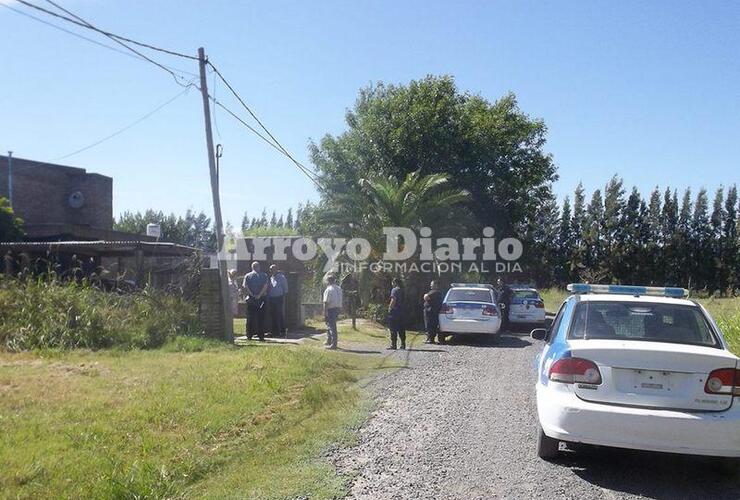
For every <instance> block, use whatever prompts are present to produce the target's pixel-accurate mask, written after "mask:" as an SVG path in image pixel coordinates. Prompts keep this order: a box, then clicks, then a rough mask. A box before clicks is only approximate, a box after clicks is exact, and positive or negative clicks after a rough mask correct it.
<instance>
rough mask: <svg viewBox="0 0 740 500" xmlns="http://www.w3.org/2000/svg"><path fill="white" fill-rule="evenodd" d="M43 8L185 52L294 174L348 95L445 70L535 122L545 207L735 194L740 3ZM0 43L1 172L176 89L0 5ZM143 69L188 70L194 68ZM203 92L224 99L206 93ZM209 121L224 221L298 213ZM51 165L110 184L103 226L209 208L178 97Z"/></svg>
mask: <svg viewBox="0 0 740 500" xmlns="http://www.w3.org/2000/svg"><path fill="white" fill-rule="evenodd" d="M31 1H34V2H35V3H37V4H44V5H45V6H48V4H46V3H45V2H44V1H43V0H31ZM0 2H4V3H10V5H12V6H13V7H14V8H17V9H23V10H26V11H28V9H27V8H26V7H24V6H21V5H19V4H17V3H12V2H9V0H0ZM59 3H61V4H62V5H63V6H65V7H67V8H69V9H71V10H73V11H74V12H75V13H77V14H79V15H80V16H82V17H84V18H86V19H87V20H88V21H90V22H92V23H93V24H97V25H98V26H100V27H103V28H105V29H107V30H109V31H112V32H115V33H120V34H124V35H127V36H129V37H131V38H135V39H141V40H144V41H148V42H150V43H153V44H155V45H159V46H163V47H168V48H173V49H175V50H178V51H182V52H187V53H193V54H194V53H195V52H196V50H197V48H198V46H200V45H202V46H204V47H205V48H206V50H207V52H208V54H209V56H210V58H211V60H212V61H213V62H214V63H215V64H216V65H217V66H218V67H219V68H220V69H221V71H222V72H223V73H224V74H225V75H226V77H227V78H228V79H229V80H230V81H231V82H232V83H233V84H234V85H235V87H236V88H237V89H238V91H239V92H240V93H241V94H242V96H243V97H244V98H245V99H246V101H247V102H248V103H249V104H250V105H251V106H252V107H253V109H254V110H255V111H256V112H257V113H258V115H259V116H260V117H261V118H262V119H263V121H264V122H265V123H266V124H267V125H268V126H269V127H270V128H271V130H272V131H273V132H274V133H275V134H276V136H277V137H278V138H279V139H280V140H281V141H282V142H283V144H284V145H285V146H286V147H287V148H288V150H290V151H291V152H292V153H293V154H294V155H295V156H296V157H297V158H298V159H299V160H301V161H303V162H306V163H307V162H308V155H307V144H308V142H309V140H310V139H315V140H318V139H320V138H321V137H322V136H323V135H324V134H326V133H333V134H336V133H339V132H341V131H342V130H343V129H344V114H345V111H346V109H347V108H348V107H351V106H352V104H353V103H354V100H355V96H356V95H357V91H358V89H359V88H360V87H363V86H365V85H367V84H368V83H370V82H375V81H385V82H394V83H398V82H408V81H409V80H411V79H414V78H420V77H423V76H424V75H426V74H430V73H432V74H445V73H446V74H452V75H454V76H455V78H456V79H457V83H458V85H459V87H460V88H461V89H462V90H468V91H471V92H474V93H479V94H481V95H482V96H484V97H486V98H488V99H490V100H495V99H496V98H498V97H499V96H501V95H502V94H504V93H506V92H508V91H513V92H515V93H516V94H517V96H518V98H519V102H520V106H521V108H522V110H523V111H525V112H526V113H528V114H530V115H531V116H534V117H539V118H542V119H544V120H545V122H546V124H547V125H548V127H549V134H548V143H547V147H546V149H547V151H548V152H550V153H552V155H553V157H554V159H555V162H556V164H557V165H558V168H559V174H560V180H559V181H558V182H557V184H556V185H555V191H556V192H557V193H558V195H559V196H561V197H562V196H564V195H565V194H567V193H570V192H572V190H573V189H574V188H575V186H576V185H577V184H578V182H579V181H582V182H583V183H584V186H585V187H586V189H587V190H589V191H590V190H592V189H595V188H597V187H601V186H603V184H605V183H606V181H607V180H608V178H609V177H611V175H613V174H615V173H616V174H619V175H620V176H622V177H624V179H625V183H626V184H627V185H633V184H634V185H637V186H638V187H639V188H640V189H641V190H643V191H648V190H650V189H652V187H654V186H655V185H656V184H657V185H660V186H666V185H670V186H672V187H677V188H679V189H683V188H685V187H687V186H691V187H692V188H698V187H700V186H705V187H707V188H709V189H711V190H713V189H715V188H716V187H717V186H718V185H720V184H722V183H724V184H725V185H727V184H731V183H735V182H739V181H740V174H739V173H738V172H740V169H738V166H739V164H740V160H739V158H740V139H739V138H740V58H739V57H738V54H740V2H724V1H722V2H721V1H708V2H698V1H697V2H679V1H650V2H644V1H639V2H631V1H630V2H627V1H620V2H596V1H587V2H586V1H584V2H524V1H506V2H503V1H488V2H485V1H481V2H473V1H460V2H435V1H429V0H427V1H403V2H398V1H396V2H393V1H373V2H370V1H316V2H307V1H303V2H298V1H291V2H288V1H270V2H264V1H263V2H251V1H249V2H247V1H244V2H236V1H233V2H230V1H209V2H202V1H200V2H196V1H191V0H187V1H183V0H178V1H174V0H160V1H141V0H128V1H123V0H107V1H104V2H103V1H93V0H59ZM34 14H35V15H39V16H43V14H38V13H34ZM52 22H57V23H62V22H61V21H52ZM72 28H73V27H72ZM0 33H2V39H3V43H2V44H1V45H0V56H1V57H0V60H1V61H2V71H1V72H0V75H2V76H0V78H1V79H2V83H0V89H1V90H2V92H0V116H1V117H2V119H0V150H2V151H6V150H9V149H11V150H13V151H14V152H15V154H16V155H17V156H20V157H24V158H31V159H37V160H52V159H55V158H58V157H60V156H63V155H65V154H68V153H70V152H72V151H75V150H77V149H79V148H81V147H84V146H86V145H88V144H90V143H93V142H95V141H97V140H99V139H101V138H103V137H105V136H107V135H108V134H110V133H112V132H114V131H116V130H117V129H119V128H121V127H123V126H125V125H127V124H129V123H131V122H133V121H134V120H136V119H137V118H139V117H141V116H142V115H144V114H146V113H147V112H149V111H151V110H152V109H154V108H156V107H157V106H159V105H160V104H162V103H163V102H165V101H167V100H168V99H170V98H172V97H173V96H175V95H176V94H178V93H179V92H180V90H181V89H180V87H178V86H177V85H175V83H174V82H173V81H172V78H171V77H170V76H169V75H167V74H166V73H164V72H162V71H160V70H158V69H157V68H155V67H154V66H151V65H149V64H148V63H145V62H142V61H139V60H136V59H133V58H130V57H125V56H123V55H121V54H117V53H115V52H112V51H110V50H107V49H105V48H101V47H98V46H96V45H93V44H90V43H88V42H86V41H83V40H79V39H77V38H74V37H72V36H69V35H67V34H65V33H62V32H60V31H57V30H54V29H52V28H50V27H48V26H44V25H42V24H40V23H37V22H35V21H33V20H30V19H27V18H26V17H23V16H20V15H18V14H16V13H15V12H12V11H10V10H8V9H4V8H0ZM84 34H85V35H86V36H90V37H96V35H95V34H93V33H90V32H85V33H84ZM96 38H97V39H100V40H101V41H103V42H105V43H108V44H110V43H111V42H110V41H107V40H106V39H104V38H102V37H96ZM154 57H156V58H157V59H158V60H161V61H162V62H164V63H166V64H169V65H171V66H175V67H178V68H181V69H184V70H188V71H191V72H197V63H195V62H194V61H190V60H182V59H178V58H173V57H169V56H165V55H162V54H155V55H154ZM212 84H213V80H212V79H209V85H212ZM213 90H214V89H213V88H212V89H211V91H212V92H213ZM215 92H216V96H217V98H224V99H225V100H226V99H227V98H228V96H227V90H226V89H225V88H224V87H223V86H222V85H218V86H216V87H215ZM227 102H228V105H229V106H230V107H232V108H233V109H235V110H236V109H238V108H237V104H236V103H234V102H233V101H227ZM216 122H217V125H218V130H219V132H220V134H217V135H216V141H217V142H220V143H222V144H223V147H224V156H223V159H222V165H221V172H222V173H221V186H222V195H223V199H222V205H223V210H224V214H225V218H226V219H227V220H230V221H231V222H232V223H233V224H235V225H238V224H239V222H240V220H241V216H242V214H243V212H244V211H245V210H247V211H248V212H249V214H250V215H259V212H261V211H262V208H263V207H267V208H268V210H272V209H276V210H278V212H280V211H285V210H287V208H288V207H290V206H296V205H297V204H298V203H299V202H301V201H305V200H307V199H316V198H317V194H316V192H315V190H314V189H313V188H312V184H311V183H310V182H309V181H308V180H307V179H306V178H305V177H303V176H302V174H301V173H300V172H298V170H297V169H296V168H295V166H293V165H292V164H291V163H290V162H289V161H288V160H287V159H285V158H283V157H282V156H279V155H278V154H277V153H275V151H274V150H272V149H271V148H269V147H268V146H267V145H265V144H264V143H262V142H260V140H259V139H257V138H256V137H254V136H252V135H250V134H249V133H248V132H247V131H246V130H245V129H244V128H243V127H241V126H240V125H238V124H237V123H235V122H234V121H233V119H231V118H230V117H229V116H226V115H225V114H224V113H223V112H221V111H216ZM60 163H64V164H69V165H74V166H80V167H84V168H87V169H88V170H90V171H94V172H99V173H102V174H105V175H110V176H112V177H113V178H114V213H119V212H121V211H123V210H143V209H146V208H149V207H151V208H156V209H160V210H164V211H168V212H169V211H174V212H177V213H183V212H184V211H185V210H186V209H187V208H194V209H196V210H201V209H203V210H205V211H206V212H207V213H211V212H212V206H211V199H210V191H209V185H208V168H207V157H206V153H205V140H204V135H203V118H202V114H201V101H200V96H199V94H198V93H197V91H191V92H189V93H187V94H185V95H182V96H180V97H179V98H177V99H176V100H175V101H173V102H172V103H171V104H169V105H168V106H166V107H165V108H163V109H162V110H161V111H159V112H157V113H156V114H154V115H153V116H151V117H150V118H148V119H147V120H145V121H143V122H142V123H140V124H138V125H137V126H135V127H133V128H131V129H130V130H128V131H126V132H124V133H122V134H120V135H119V136H117V137H115V138H113V139H111V140H109V141H107V142H104V143H102V144H100V145H99V146H97V147H95V148H92V149H90V150H88V151H86V152H83V153H80V154H78V155H75V156H72V157H70V158H67V159H65V160H64V161H61V162H60Z"/></svg>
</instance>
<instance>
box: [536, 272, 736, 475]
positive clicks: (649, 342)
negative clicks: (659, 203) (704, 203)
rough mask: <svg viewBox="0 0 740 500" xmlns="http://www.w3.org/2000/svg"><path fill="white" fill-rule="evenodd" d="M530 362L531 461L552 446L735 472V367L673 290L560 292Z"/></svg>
mask: <svg viewBox="0 0 740 500" xmlns="http://www.w3.org/2000/svg"><path fill="white" fill-rule="evenodd" d="M568 289H569V290H570V291H571V292H572V293H573V295H571V296H570V297H568V298H567V299H566V300H565V302H564V303H563V305H562V306H561V308H560V310H559V312H558V314H557V316H556V318H555V320H554V321H553V324H552V326H551V327H550V329H549V330H545V329H536V330H533V331H532V334H531V335H532V337H533V338H534V339H537V340H544V341H545V345H544V348H543V350H542V352H541V353H540V355H539V356H538V359H537V384H536V390H537V414H538V417H539V423H540V430H539V436H538V444H537V451H538V455H539V456H540V457H541V458H545V459H549V458H553V457H555V456H556V455H557V454H558V451H559V446H558V445H559V442H560V441H565V442H574V443H586V444H592V445H602V446H612V447H618V448H630V449H636V450H651V451H660V452H670V453H682V454H690V455H708V456H716V457H725V464H726V466H728V467H729V468H730V469H731V470H733V471H737V470H740V463H739V462H738V460H739V459H740V360H739V358H738V357H737V356H735V355H734V354H732V353H731V352H730V351H729V349H728V347H727V344H726V343H725V341H724V339H723V338H722V334H721V333H720V331H719V329H718V328H717V325H716V323H715V322H714V321H713V320H712V318H711V317H710V316H709V313H707V311H706V310H705V309H704V308H703V307H702V306H701V305H699V304H697V303H695V302H693V301H690V300H686V299H685V298H683V297H684V296H685V295H686V291H685V290H683V289H680V288H679V289H676V288H646V287H634V286H612V285H583V284H576V285H569V287H568Z"/></svg>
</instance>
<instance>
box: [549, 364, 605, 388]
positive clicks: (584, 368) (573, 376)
mask: <svg viewBox="0 0 740 500" xmlns="http://www.w3.org/2000/svg"><path fill="white" fill-rule="evenodd" d="M549 378H550V380H552V381H554V382H562V383H564V384H574V383H584V384H593V385H599V384H600V383H601V372H599V367H598V366H596V363H594V362H593V361H589V360H588V359H583V358H561V359H559V360H557V361H555V362H554V363H553V364H552V366H551V367H550V374H549Z"/></svg>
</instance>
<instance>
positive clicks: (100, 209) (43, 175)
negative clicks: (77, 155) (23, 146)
mask: <svg viewBox="0 0 740 500" xmlns="http://www.w3.org/2000/svg"><path fill="white" fill-rule="evenodd" d="M78 191H79V192H80V193H82V196H83V198H84V202H83V203H82V206H80V207H79V208H75V207H72V206H71V205H70V203H69V197H70V195H72V194H73V193H76V192H78ZM0 196H4V197H8V157H7V156H0ZM13 209H14V210H15V213H16V214H17V215H18V217H20V218H22V219H23V220H24V222H26V223H28V224H49V223H57V224H80V225H87V226H91V227H94V228H100V229H112V228H113V179H111V178H110V177H106V176H104V175H100V174H91V173H87V172H86V171H85V170H84V169H82V168H73V167H65V166H61V165H52V164H49V163H43V162H36V161H32V160H25V159H22V158H15V157H14V158H13Z"/></svg>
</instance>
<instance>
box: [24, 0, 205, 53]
mask: <svg viewBox="0 0 740 500" xmlns="http://www.w3.org/2000/svg"><path fill="white" fill-rule="evenodd" d="M17 1H18V2H19V3H22V4H23V5H25V6H27V7H31V8H32V9H36V10H38V11H41V12H44V13H46V14H49V15H51V16H54V17H57V18H59V19H64V20H65V21H67V22H70V23H73V24H76V25H78V26H81V27H83V28H87V29H90V30H93V31H97V32H98V33H101V34H103V35H105V36H108V37H113V38H117V39H119V40H121V41H124V42H128V43H133V44H134V45H138V46H139V47H144V48H147V49H151V50H156V51H158V52H163V53H165V54H169V55H172V56H177V57H183V58H185V59H193V60H196V61H197V60H198V58H197V57H195V56H191V55H188V54H183V53H181V52H175V51H174V50H169V49H163V48H162V47H156V46H154V45H150V44H148V43H144V42H139V41H137V40H133V39H131V38H127V37H125V36H121V35H117V34H115V33H111V32H109V31H105V30H102V29H100V28H97V27H95V26H93V25H91V24H90V23H88V22H87V21H85V20H83V19H81V18H80V17H79V16H77V15H75V14H73V13H72V12H70V11H68V10H67V9H65V8H64V7H61V6H60V5H58V4H56V3H54V2H52V1H50V0H46V1H47V2H48V3H50V4H52V5H53V6H54V7H56V8H57V9H59V10H61V11H63V12H66V13H67V14H69V15H70V16H72V17H74V18H76V20H75V19H72V18H70V17H67V16H63V15H61V14H59V13H57V12H54V11H52V10H48V9H45V8H43V7H41V6H39V5H35V4H32V3H30V2H27V1H26V0H17Z"/></svg>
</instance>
